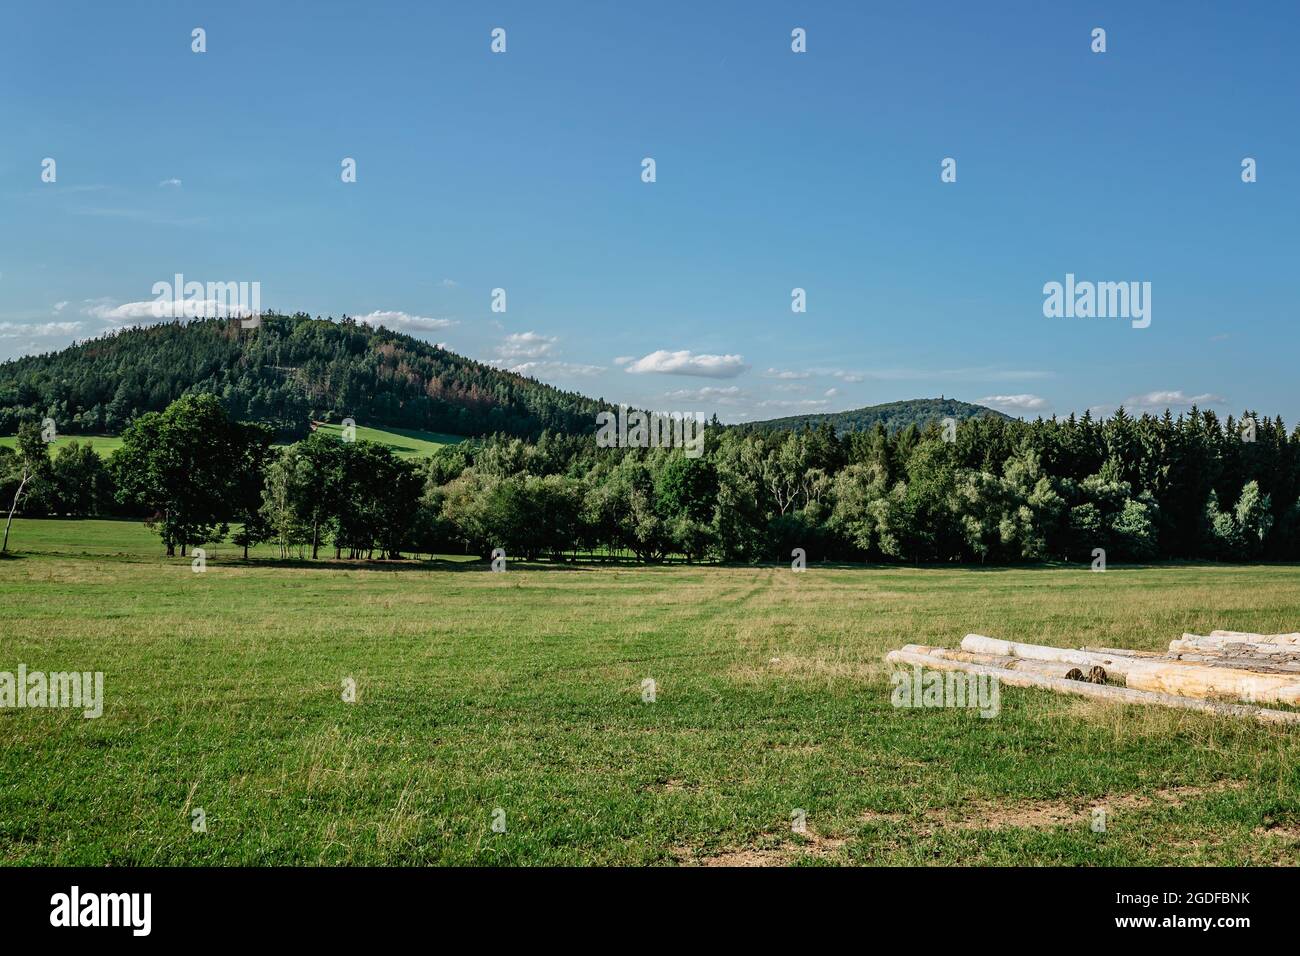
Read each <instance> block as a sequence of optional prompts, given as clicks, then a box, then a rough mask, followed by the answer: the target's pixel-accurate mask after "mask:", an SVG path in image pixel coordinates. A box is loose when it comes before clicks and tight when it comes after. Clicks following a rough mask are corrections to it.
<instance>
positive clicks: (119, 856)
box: [0, 521, 1300, 865]
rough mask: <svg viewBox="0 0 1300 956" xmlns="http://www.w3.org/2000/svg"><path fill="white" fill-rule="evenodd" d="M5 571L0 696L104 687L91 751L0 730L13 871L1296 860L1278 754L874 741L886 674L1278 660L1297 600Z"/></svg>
mask: <svg viewBox="0 0 1300 956" xmlns="http://www.w3.org/2000/svg"><path fill="white" fill-rule="evenodd" d="M11 544H12V546H13V547H16V548H18V549H19V553H18V554H17V555H16V556H15V557H14V558H11V559H9V560H5V561H0V670H8V671H14V670H16V669H17V665H18V664H19V663H25V664H26V665H27V666H28V668H29V669H33V670H34V669H42V670H46V671H55V670H66V669H73V668H76V669H80V670H101V671H103V672H104V673H105V697H106V702H105V707H104V715H103V717H101V718H99V719H98V720H86V719H84V718H83V717H81V716H80V713H79V712H77V713H73V712H67V711H49V710H45V711H40V710H21V711H19V710H0V862H4V863H7V864H85V865H99V864H266V863H307V864H316V863H320V864H343V863H354V864H360V863H379V864H397V863H401V864H426V863H433V864H671V863H694V862H709V861H722V862H737V863H741V862H745V863H747V862H763V863H789V864H799V865H807V864H834V863H847V864H1048V865H1056V864H1059V865H1087V864H1118V865H1122V864H1162V863H1168V864H1281V863H1295V862H1296V860H1297V858H1298V854H1300V772H1298V771H1297V758H1298V757H1300V746H1298V745H1297V741H1298V740H1300V734H1298V733H1297V732H1296V731H1294V730H1287V729H1281V728H1270V727H1263V726H1259V725H1256V724H1253V723H1248V722H1245V721H1240V720H1225V719H1217V718H1211V717H1207V716H1203V715H1199V714H1190V713H1183V712H1176V711H1166V710H1155V709H1144V708H1123V707H1115V706H1108V705H1101V704H1097V703H1093V702H1087V701H1082V700H1078V699H1073V698H1065V697H1060V696H1056V695H1053V694H1049V693H1045V692H1037V691H1031V690H1021V689H1016V688H1010V687H1004V688H1003V689H1002V700H1001V704H1002V707H1001V713H1000V714H999V715H998V716H997V717H994V718H992V719H982V718H980V717H979V716H977V715H976V714H975V713H974V712H969V711H956V710H906V709H895V708H893V707H892V706H891V704H890V684H889V680H888V676H889V671H890V668H889V667H888V666H887V665H885V664H884V663H883V662H882V660H881V658H882V656H883V655H884V653H885V652H886V651H887V650H889V649H891V648H893V647H897V646H899V645H901V644H903V643H907V642H922V643H936V644H947V645H953V644H955V643H956V642H957V641H958V640H960V638H961V636H962V635H963V634H965V633H966V632H968V631H978V632H981V633H985V634H992V635H996V636H1002V637H1008V638H1014V639H1018V640H1035V641H1043V642H1049V643H1060V644H1068V645H1071V646H1077V645H1080V644H1084V643H1090V644H1106V645H1118V646H1131V647H1136V648H1152V649H1154V648H1157V647H1160V646H1162V645H1163V644H1165V643H1166V642H1167V641H1168V640H1169V639H1170V638H1171V637H1173V636H1176V635H1178V634H1180V633H1181V632H1182V631H1184V630H1192V631H1205V630H1209V629H1211V628H1213V627H1227V628H1233V629H1241V630H1267V631H1284V630H1294V629H1295V627H1296V624H1297V621H1300V569H1298V568H1296V567H1291V566H1285V567H1219V566H1208V565H1207V566H1178V567H1164V568H1161V567H1157V568H1141V569H1127V568H1122V567H1114V566H1112V567H1111V569H1110V570H1109V571H1107V572H1106V573H1105V574H1093V573H1090V572H1088V571H1087V570H1086V568H1022V569H1002V568H995V569H987V570H976V569H958V568H921V569H915V568H877V567H872V568H850V567H836V568H823V567H818V566H816V565H814V566H812V567H810V568H809V570H808V571H807V572H806V573H804V574H795V573H793V572H792V571H791V570H790V569H789V566H788V565H786V564H782V565H780V566H775V565H774V566H771V567H754V568H748V567H747V568H728V567H690V566H674V567H671V568H581V567H579V568H573V567H569V568H565V569H560V568H546V567H542V566H538V567H535V568H523V567H518V566H512V567H511V568H510V570H509V571H508V572H507V573H505V574H493V573H491V572H489V571H487V570H486V569H485V568H484V567H483V566H482V565H479V564H471V565H464V564H462V565H454V564H451V563H438V564H436V565H428V564H425V565H416V564H399V565H391V566H385V565H379V564H376V565H373V566H365V565H326V564H322V565H320V566H302V565H298V564H295V565H290V566H277V565H276V564H275V562H271V561H266V562H251V563H248V564H244V563H241V562H239V561H236V560H233V559H234V558H235V556H236V551H235V550H234V549H233V548H230V547H228V546H225V547H223V546H217V547H214V548H213V549H212V550H211V552H210V553H211V555H212V557H211V558H210V560H209V563H208V570H207V572H206V573H204V574H195V573H193V572H192V571H191V567H190V562H189V560H187V559H180V558H177V559H173V560H168V559H165V558H163V557H161V555H160V549H159V547H158V545H157V542H156V539H153V538H151V537H150V536H149V534H148V532H146V531H145V530H144V529H142V528H140V527H139V526H138V525H131V524H126V523H120V522H98V521H85V522H58V521H19V522H16V525H15V530H14V534H13V539H12V542H11ZM349 677H351V678H353V679H354V680H355V681H356V686H357V692H358V698H357V700H356V702H355V703H345V702H344V701H343V700H342V699H341V697H342V694H341V688H342V681H343V680H344V679H345V678H349ZM646 678H653V679H654V680H655V681H656V683H657V693H656V699H655V701H654V702H652V703H647V702H644V701H643V700H642V681H643V680H644V679H646ZM1098 806H1100V807H1105V808H1107V810H1108V811H1109V813H1108V817H1107V821H1106V828H1105V831H1104V832H1100V833H1099V832H1094V831H1093V828H1092V826H1091V825H1090V824H1091V820H1092V814H1091V811H1092V808H1094V807H1098ZM195 808H202V809H203V811H204V813H205V814H206V821H207V832H206V833H195V832H193V830H192V828H191V812H192V810H193V809H195ZM497 808H501V809H502V810H504V811H505V823H506V832H504V833H497V832H493V830H492V820H493V812H494V810H496V809H497ZM796 808H801V809H804V810H806V812H807V825H808V832H807V833H806V834H795V833H792V832H791V826H790V820H791V814H792V812H793V810H794V809H796Z"/></svg>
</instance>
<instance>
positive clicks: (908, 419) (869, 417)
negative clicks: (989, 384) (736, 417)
mask: <svg viewBox="0 0 1300 956" xmlns="http://www.w3.org/2000/svg"><path fill="white" fill-rule="evenodd" d="M977 417H986V418H1002V419H1009V418H1010V416H1008V415H1004V414H1002V413H1001V412H997V411H994V410H993V409H991V408H986V407H985V406H983V405H973V404H971V403H970V402H959V401H957V399H955V398H911V399H907V400H906V401H902V402H886V403H885V404H883V405H867V406H864V407H863V408H853V409H850V410H849V411H846V412H823V413H818V414H813V415H791V416H790V417H788V418H772V419H768V420H767V421H761V422H746V423H745V424H743V425H738V426H737V427H738V428H740V429H741V430H742V431H768V430H775V431H798V430H800V429H802V428H820V427H821V426H822V424H823V423H826V422H829V423H830V425H831V427H832V428H834V429H835V434H837V435H847V434H848V433H849V432H866V431H871V430H872V429H873V428H875V427H876V426H877V425H883V426H884V428H885V431H887V432H889V433H890V434H894V433H895V432H900V431H902V430H903V429H904V428H906V427H907V426H908V425H915V426H916V427H917V428H925V426H926V425H928V424H930V423H931V422H941V421H943V419H945V418H953V419H956V420H957V421H959V422H960V421H964V420H965V419H967V418H977Z"/></svg>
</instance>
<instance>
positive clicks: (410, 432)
mask: <svg viewBox="0 0 1300 956" xmlns="http://www.w3.org/2000/svg"><path fill="white" fill-rule="evenodd" d="M317 428H318V429H319V430H321V431H324V432H328V433H330V434H332V435H334V436H335V437H342V435H343V427H342V426H341V425H329V424H320V425H318V426H317ZM356 437H357V440H358V441H361V440H365V441H372V442H375V443H377V444H380V445H384V446H386V447H388V448H391V449H392V451H393V454H395V455H397V457H399V458H427V457H428V456H429V455H432V454H433V453H434V452H436V451H437V450H438V449H439V448H441V447H442V446H443V445H454V444H456V443H457V442H461V441H464V440H465V439H463V438H461V437H459V436H457V435H444V434H443V433H442V432H425V431H417V430H415V429H410V428H367V427H366V426H364V425H358V426H357V432H356ZM17 441H18V438H17V436H16V435H0V446H4V447H8V448H13V447H14V445H15V444H16V442H17ZM72 441H77V442H81V443H82V444H83V445H85V444H88V445H90V446H91V447H92V448H94V449H95V452H96V453H97V454H98V455H99V456H100V457H101V458H107V457H108V456H109V455H111V454H112V453H113V452H115V451H117V449H119V448H121V447H122V438H121V436H120V435H59V436H58V437H57V438H56V439H55V440H54V441H53V442H51V444H50V453H51V454H55V453H57V452H58V450H59V449H60V448H61V447H62V446H64V445H66V444H67V443H68V442H72Z"/></svg>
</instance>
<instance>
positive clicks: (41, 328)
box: [0, 322, 81, 339]
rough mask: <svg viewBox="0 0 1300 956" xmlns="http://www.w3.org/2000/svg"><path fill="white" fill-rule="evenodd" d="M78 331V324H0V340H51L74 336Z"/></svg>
mask: <svg viewBox="0 0 1300 956" xmlns="http://www.w3.org/2000/svg"><path fill="white" fill-rule="evenodd" d="M80 331H81V323H80V322H38V323H36V324H34V325H25V324H23V323H20V322H0V339H18V338H23V337H31V338H52V337H55V336H59V335H76V334H77V333H78V332H80Z"/></svg>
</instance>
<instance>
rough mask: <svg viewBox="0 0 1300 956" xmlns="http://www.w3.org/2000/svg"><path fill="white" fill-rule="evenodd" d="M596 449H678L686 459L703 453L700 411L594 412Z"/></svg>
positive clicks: (621, 406) (624, 406) (702, 425)
mask: <svg viewBox="0 0 1300 956" xmlns="http://www.w3.org/2000/svg"><path fill="white" fill-rule="evenodd" d="M596 447H597V448H681V449H684V451H685V453H686V457H687V458H699V457H700V456H701V455H703V454H704V413H703V412H680V413H679V412H650V413H648V414H647V413H646V412H641V411H636V410H632V411H629V410H628V407H627V406H626V405H620V406H619V410H618V413H617V414H615V413H614V412H600V413H598V414H597V415H596Z"/></svg>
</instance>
